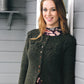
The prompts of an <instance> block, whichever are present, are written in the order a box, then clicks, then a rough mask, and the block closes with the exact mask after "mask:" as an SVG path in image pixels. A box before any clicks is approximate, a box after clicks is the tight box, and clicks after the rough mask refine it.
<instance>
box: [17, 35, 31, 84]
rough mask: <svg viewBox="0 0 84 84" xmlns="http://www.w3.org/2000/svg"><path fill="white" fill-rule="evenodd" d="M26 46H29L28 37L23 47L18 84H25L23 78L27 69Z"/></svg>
mask: <svg viewBox="0 0 84 84" xmlns="http://www.w3.org/2000/svg"><path fill="white" fill-rule="evenodd" d="M28 46H29V37H27V39H26V43H25V47H24V52H23V56H22V61H21V69H20V76H19V81H18V84H24V82H25V77H26V73H27V69H28V56H27V51H28Z"/></svg>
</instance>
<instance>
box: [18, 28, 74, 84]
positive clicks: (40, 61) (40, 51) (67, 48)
mask: <svg viewBox="0 0 84 84" xmlns="http://www.w3.org/2000/svg"><path fill="white" fill-rule="evenodd" d="M38 34H39V30H38V29H34V30H32V31H30V32H28V37H27V40H26V43H25V47H24V52H23V57H22V62H21V70H20V76H19V82H18V84H35V83H36V79H37V77H38V76H39V75H40V77H41V80H42V84H75V50H76V40H75V38H74V37H73V36H71V35H70V34H60V35H59V36H47V35H44V34H43V35H42V36H41V37H40V38H39V39H37V40H30V39H29V38H32V37H37V36H38Z"/></svg>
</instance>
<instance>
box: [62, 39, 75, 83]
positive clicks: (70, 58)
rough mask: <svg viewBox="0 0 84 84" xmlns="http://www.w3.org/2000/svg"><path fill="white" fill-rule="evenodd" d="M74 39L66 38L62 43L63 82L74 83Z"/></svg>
mask: <svg viewBox="0 0 84 84" xmlns="http://www.w3.org/2000/svg"><path fill="white" fill-rule="evenodd" d="M75 53H76V40H75V39H74V37H70V38H67V39H66V41H65V43H64V65H63V77H64V78H63V79H64V80H63V81H64V83H63V84H75Z"/></svg>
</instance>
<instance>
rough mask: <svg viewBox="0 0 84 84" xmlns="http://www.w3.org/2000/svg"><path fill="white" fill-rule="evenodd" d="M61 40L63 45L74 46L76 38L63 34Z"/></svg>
mask: <svg viewBox="0 0 84 84" xmlns="http://www.w3.org/2000/svg"><path fill="white" fill-rule="evenodd" d="M63 38H64V43H66V44H76V38H75V37H74V36H72V35H71V34H65V35H63Z"/></svg>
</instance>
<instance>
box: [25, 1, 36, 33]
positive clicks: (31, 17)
mask: <svg viewBox="0 0 84 84" xmlns="http://www.w3.org/2000/svg"><path fill="white" fill-rule="evenodd" d="M26 15H27V22H26V32H28V31H30V30H32V29H35V28H36V0H26Z"/></svg>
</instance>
